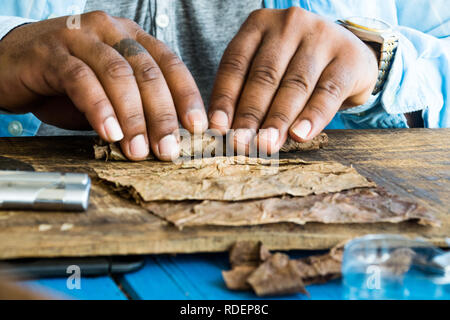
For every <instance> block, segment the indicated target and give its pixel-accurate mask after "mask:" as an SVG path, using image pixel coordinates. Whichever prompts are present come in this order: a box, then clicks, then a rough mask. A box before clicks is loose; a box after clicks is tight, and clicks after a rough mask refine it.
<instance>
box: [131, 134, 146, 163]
mask: <svg viewBox="0 0 450 320" xmlns="http://www.w3.org/2000/svg"><path fill="white" fill-rule="evenodd" d="M148 152H149V149H148V144H147V142H145V137H144V135H143V134H139V135H137V136H135V137H134V138H133V139H132V140H131V141H130V153H131V154H132V155H133V156H134V157H136V158H145V157H146V156H147V155H148Z"/></svg>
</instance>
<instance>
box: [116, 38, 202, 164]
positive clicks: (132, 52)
mask: <svg viewBox="0 0 450 320" xmlns="http://www.w3.org/2000/svg"><path fill="white" fill-rule="evenodd" d="M114 48H115V49H116V50H117V51H118V52H119V53H120V54H121V55H122V56H124V57H125V58H126V59H127V61H128V63H129V64H130V65H131V67H132V69H133V70H134V75H135V77H136V80H137V84H138V87H139V91H140V95H141V98H142V103H143V107H144V114H145V119H146V122H147V131H148V133H149V139H150V145H151V147H152V150H153V152H154V153H155V155H156V156H157V157H158V158H159V159H161V160H165V161H171V160H173V159H175V158H177V157H178V156H179V153H180V146H179V139H178V136H177V131H178V119H177V111H176V109H175V105H174V101H173V99H172V94H171V92H170V90H169V87H168V85H167V82H166V79H165V78H164V75H163V73H162V71H161V70H160V68H159V66H158V64H157V63H156V61H155V60H154V59H153V58H152V56H151V55H150V54H149V53H148V51H147V50H146V49H145V48H144V47H143V46H142V45H141V44H140V43H138V42H137V41H136V40H134V39H131V38H127V39H123V40H121V41H119V42H118V43H117V44H116V45H115V46H114ZM189 107H190V106H189ZM199 111H200V110H199ZM205 121H206V115H205ZM205 127H206V125H205Z"/></svg>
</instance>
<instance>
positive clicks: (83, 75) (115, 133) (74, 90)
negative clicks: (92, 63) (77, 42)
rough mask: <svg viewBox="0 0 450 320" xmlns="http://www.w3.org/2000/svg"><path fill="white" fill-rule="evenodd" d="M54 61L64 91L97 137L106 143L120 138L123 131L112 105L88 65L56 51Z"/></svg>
mask: <svg viewBox="0 0 450 320" xmlns="http://www.w3.org/2000/svg"><path fill="white" fill-rule="evenodd" d="M54 63H55V64H56V65H58V69H54V70H58V76H57V77H58V78H59V83H60V84H61V85H62V87H63V89H64V91H65V93H66V94H67V96H68V97H69V98H70V100H71V101H72V103H73V104H74V105H75V106H76V107H77V108H78V110H80V111H81V112H82V113H83V114H84V115H85V116H86V119H87V120H88V121H89V123H90V125H91V126H92V128H93V129H94V130H95V131H96V132H97V133H98V134H99V136H100V137H101V138H102V139H104V140H106V141H108V142H115V141H120V140H122V138H123V132H122V130H121V128H120V126H119V123H118V121H117V117H116V114H115V112H114V109H113V107H112V104H111V103H110V101H109V99H108V97H107V95H106V93H105V91H104V90H103V87H102V85H101V83H100V82H99V81H98V79H97V77H96V75H95V74H94V72H93V71H92V70H91V69H90V68H89V66H88V65H86V64H85V63H84V62H83V61H81V60H80V59H78V58H76V57H73V56H70V55H69V54H68V53H66V54H61V55H58V54H56V55H55V58H54Z"/></svg>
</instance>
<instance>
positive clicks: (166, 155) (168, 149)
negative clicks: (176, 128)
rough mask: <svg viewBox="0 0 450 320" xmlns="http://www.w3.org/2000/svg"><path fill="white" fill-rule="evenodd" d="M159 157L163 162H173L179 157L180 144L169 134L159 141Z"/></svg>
mask: <svg viewBox="0 0 450 320" xmlns="http://www.w3.org/2000/svg"><path fill="white" fill-rule="evenodd" d="M158 147H159V155H160V156H161V158H162V159H163V160H174V159H176V158H178V156H179V155H180V144H179V143H178V141H177V138H176V137H175V136H174V135H173V134H169V135H167V136H165V137H164V138H162V139H161V140H160V141H159V145H158Z"/></svg>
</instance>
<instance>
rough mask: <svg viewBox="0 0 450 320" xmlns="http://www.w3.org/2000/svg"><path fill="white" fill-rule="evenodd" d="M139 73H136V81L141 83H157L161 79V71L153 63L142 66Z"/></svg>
mask: <svg viewBox="0 0 450 320" xmlns="http://www.w3.org/2000/svg"><path fill="white" fill-rule="evenodd" d="M137 69H138V71H137V72H136V73H135V75H136V79H137V80H138V81H139V82H142V83H147V82H155V81H157V80H159V79H161V70H159V68H158V66H156V65H155V64H153V63H144V64H142V65H140V66H139V67H138V68H137Z"/></svg>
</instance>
